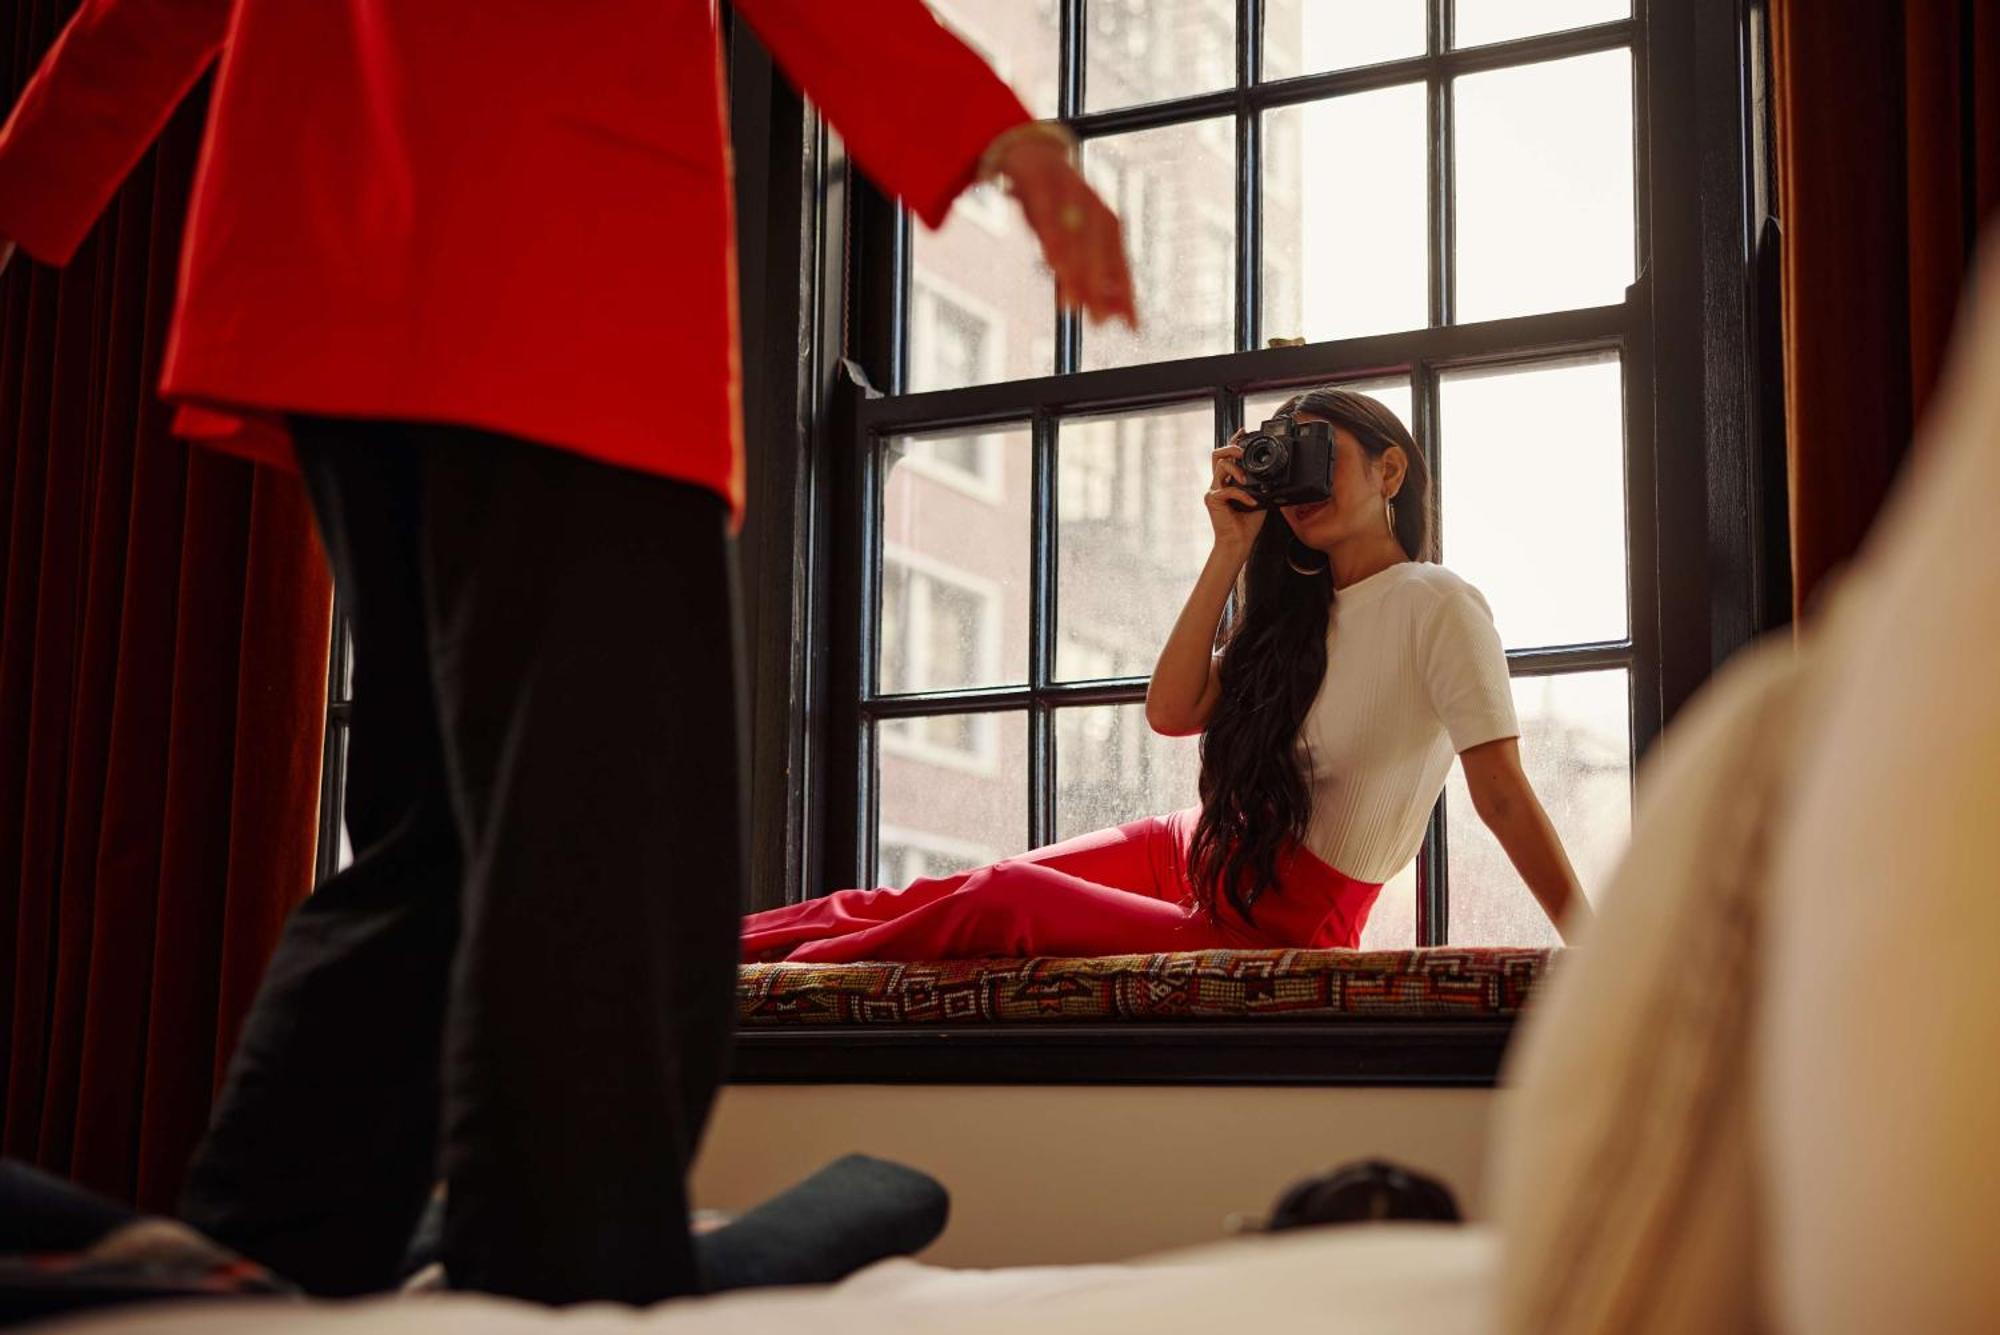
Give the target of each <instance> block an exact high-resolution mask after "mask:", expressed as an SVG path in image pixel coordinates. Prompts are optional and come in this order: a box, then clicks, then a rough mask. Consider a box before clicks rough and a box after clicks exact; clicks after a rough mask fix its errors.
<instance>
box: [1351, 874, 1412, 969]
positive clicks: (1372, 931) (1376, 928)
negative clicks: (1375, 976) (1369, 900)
mask: <svg viewBox="0 0 2000 1335" xmlns="http://www.w3.org/2000/svg"><path fill="white" fill-rule="evenodd" d="M1416 944H1417V859H1415V858H1411V859H1410V865H1409V866H1407V867H1405V868H1403V869H1402V870H1401V871H1399V872H1397V873H1396V874H1395V875H1394V876H1392V877H1390V878H1389V880H1388V881H1387V882H1386V883H1385V884H1384V885H1383V886H1382V893H1381V894H1379V895H1377V896H1376V897H1375V907H1374V908H1372V909H1370V910H1368V921H1367V922H1364V923H1362V924H1361V948H1362V949H1363V950H1410V949H1413V948H1414V947H1415V946H1416Z"/></svg>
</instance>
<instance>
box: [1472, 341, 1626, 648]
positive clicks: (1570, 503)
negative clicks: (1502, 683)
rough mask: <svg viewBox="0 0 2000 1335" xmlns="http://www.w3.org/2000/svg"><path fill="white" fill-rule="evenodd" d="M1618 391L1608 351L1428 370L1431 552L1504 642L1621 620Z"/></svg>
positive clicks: (1621, 628)
mask: <svg viewBox="0 0 2000 1335" xmlns="http://www.w3.org/2000/svg"><path fill="white" fill-rule="evenodd" d="M1623 392H1624V391H1623V386H1622V385H1621V383H1620V374H1619V365H1618V359H1617V356H1616V355H1615V354H1612V353H1605V354H1603V355H1602V356H1599V357H1594V358H1590V359H1588V360H1582V359H1579V360H1573V361H1565V362H1559V363H1554V364H1548V365H1543V366H1539V367H1535V368H1533V369H1530V370H1507V371H1455V372H1450V373H1447V374H1446V375H1445V376H1444V377H1442V379H1441V381H1440V384H1439V387H1438V415H1439V429H1440V432H1441V435H1442V438H1443V443H1442V445H1441V446H1440V447H1439V453H1440V455H1441V458H1440V460H1439V463H1440V469H1441V472H1442V474H1443V481H1444V489H1443V497H1444V504H1443V516H1442V523H1441V525H1440V528H1441V531H1442V537H1443V543H1442V544H1441V550H1442V555H1443V559H1444V563H1445V564H1446V565H1448V566H1450V567H1451V568H1452V569H1453V570H1455V571H1457V572H1458V573H1459V574H1460V575H1463V576H1464V577H1465V578H1466V579H1469V580H1471V581H1472V583H1473V584H1474V585H1476V586H1477V587H1478V589H1479V591H1480V592H1481V593H1483V594H1485V595H1486V601H1487V602H1488V603H1489V604H1490V605H1491V606H1492V608H1493V619H1494V621H1495V622H1496V623H1497V624H1498V625H1499V627H1500V638H1501V639H1502V640H1503V641H1505V642H1506V644H1507V647H1508V648H1510V649H1526V648H1536V647H1541V646H1546V645H1555V644H1580V643H1586V642H1589V641H1594V640H1622V639H1624V638H1625V636H1626V634H1627V633H1628V630H1629V625H1630V621H1629V618H1628V617H1627V615H1626V602H1625V538H1626V535H1625V449H1624V439H1625V430H1624V413H1623V406H1622V402H1621V395H1622V394H1623Z"/></svg>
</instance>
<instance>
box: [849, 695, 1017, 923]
mask: <svg viewBox="0 0 2000 1335" xmlns="http://www.w3.org/2000/svg"><path fill="white" fill-rule="evenodd" d="M875 757H876V760H875V776H876V790H875V791H876V794H877V808H876V819H877V825H876V850H877V854H876V869H875V870H876V883H877V884H878V885H896V886H900V885H908V884H909V883H910V882H911V881H913V880H915V879H916V878H917V877H919V876H948V875H950V874H951V873H953V872H958V871H965V870H967V869H968V868H971V867H979V866H984V865H985V864H986V863H989V862H993V861H996V860H998V859H1000V858H1004V857H1012V856H1013V855H1014V854H1016V853H1025V852H1027V850H1028V716H1027V715H1026V714H1020V713H1007V714H937V715H931V716H927V717H923V718H909V719H884V720H882V722H881V723H880V724H879V725H877V729H876V748H875Z"/></svg>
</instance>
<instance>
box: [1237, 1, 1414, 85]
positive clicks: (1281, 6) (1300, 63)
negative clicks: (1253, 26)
mask: <svg viewBox="0 0 2000 1335" xmlns="http://www.w3.org/2000/svg"><path fill="white" fill-rule="evenodd" d="M1424 9H1425V6H1424V3H1423V0H1345V3H1342V0H1264V70H1263V73H1264V77H1265V78H1266V79H1289V78H1291V77H1292V76H1293V75H1297V74H1320V73H1323V72H1325V71H1327V70H1347V69H1355V68H1357V67H1359V66H1362V65H1379V64H1381V63H1382V62H1383V61H1385V60H1401V59H1404V58H1405V57H1408V56H1420V55H1422V54H1423V53H1424V51H1425V50H1426V48H1427V46H1428V42H1429V34H1428V33H1427V32H1426V31H1425V26H1424Z"/></svg>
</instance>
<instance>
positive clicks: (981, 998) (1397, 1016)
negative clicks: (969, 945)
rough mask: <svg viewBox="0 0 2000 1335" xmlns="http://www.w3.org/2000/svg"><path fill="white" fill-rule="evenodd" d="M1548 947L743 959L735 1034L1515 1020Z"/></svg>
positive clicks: (1550, 952) (1543, 965)
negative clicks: (906, 960) (851, 960)
mask: <svg viewBox="0 0 2000 1335" xmlns="http://www.w3.org/2000/svg"><path fill="white" fill-rule="evenodd" d="M1556 954H1557V952H1556V951H1554V950H1551V949H1547V948H1539V947H1480V946H1431V947H1425V948H1420V949H1414V950H1381V951H1355V950H1198V951H1186V952H1180V953H1174V954H1152V955H1105V956H1097V957H1092V958H1085V959H1065V958H1053V957H1045V958H1035V959H972V960H941V961H927V962H923V963H911V964H896V963H857V964H789V963H776V964H746V965H743V966H742V969H741V972H740V974H739V975H738V981H737V989H736V995H737V1016H738V1022H739V1024H740V1026H741V1027H742V1028H744V1029H756V1030H773V1029H780V1030H781V1029H787V1028H791V1027H813V1028H825V1027H838V1028H843V1029H852V1028H866V1027H868V1026H932V1027H936V1026H957V1025H977V1026H984V1025H996V1024H1002V1025H1017V1024H1021V1025H1030V1024H1032V1025H1063V1024H1067V1023H1090V1024H1098V1025H1102V1024H1116V1023H1124V1022H1137V1023H1143V1024H1160V1023H1175V1022H1187V1021H1195V1022H1209V1023H1214V1022H1230V1021H1255V1022H1257V1023H1259V1024H1264V1023H1270V1024H1285V1023H1288V1022H1293V1021H1301V1020H1307V1021H1320V1022H1341V1021H1395V1020H1426V1021H1439V1020H1457V1021H1479V1020H1486V1021H1491V1020H1511V1019H1512V1018H1513V1017H1514V1016H1515V1015H1516V1014H1518V1013H1519V1012H1520V1010H1521V1008H1522V1006H1523V1005H1524V1004H1525V1003H1526V1002H1527V999H1528V996H1529V994H1530V993H1531V992H1532V991H1533V990H1534V987H1535V985H1536V983H1537V982H1538V981H1539V980H1540V979H1541V977H1542V976H1543V974H1544V973H1545V971H1546V970H1547V969H1548V967H1549V964H1550V961H1551V959H1552V958H1553V957H1554V956H1555V955H1556Z"/></svg>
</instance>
